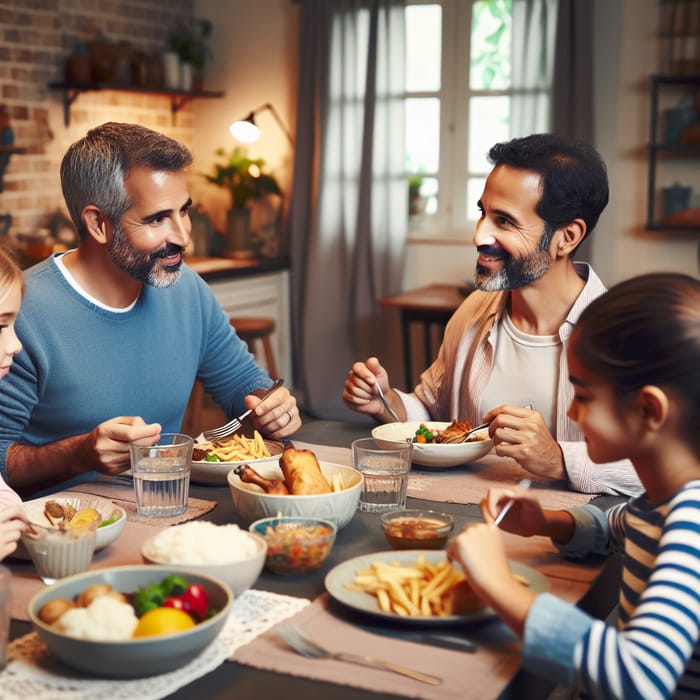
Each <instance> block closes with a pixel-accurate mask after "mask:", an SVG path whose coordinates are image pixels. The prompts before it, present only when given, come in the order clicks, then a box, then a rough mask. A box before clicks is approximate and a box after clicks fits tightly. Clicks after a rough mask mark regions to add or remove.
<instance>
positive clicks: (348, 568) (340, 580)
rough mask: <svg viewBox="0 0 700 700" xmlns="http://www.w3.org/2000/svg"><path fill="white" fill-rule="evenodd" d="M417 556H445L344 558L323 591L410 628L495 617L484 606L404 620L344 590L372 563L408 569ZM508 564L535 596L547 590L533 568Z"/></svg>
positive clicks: (428, 553) (410, 553)
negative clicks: (438, 615)
mask: <svg viewBox="0 0 700 700" xmlns="http://www.w3.org/2000/svg"><path fill="white" fill-rule="evenodd" d="M420 555H423V556H424V557H425V559H426V560H427V561H428V563H429V564H438V563H439V562H441V561H444V560H445V557H446V556H447V555H446V554H445V552H439V551H436V550H434V549H406V550H403V551H402V550H391V551H389V552H374V553H373V554H363V555H362V556H361V557H355V558H354V559H348V561H344V562H343V563H342V564H338V565H337V566H335V567H334V568H332V569H331V570H330V571H329V572H328V573H327V574H326V579H325V581H324V583H325V585H326V590H327V591H328V593H329V594H330V596H331V597H332V598H334V599H335V600H337V601H338V602H339V603H341V604H343V605H346V606H347V607H349V608H352V609H353V610H357V611H359V612H361V613H367V614H368V615H372V616H375V617H381V618H383V619H385V620H391V621H392V622H404V623H407V624H411V625H413V624H415V625H443V624H455V623H465V622H478V621H480V620H485V619H487V618H492V617H495V616H496V613H495V612H494V611H493V610H492V609H491V608H489V607H484V608H481V610H475V611H474V612H471V613H465V614H463V615H446V616H444V617H437V616H433V617H405V616H403V615H397V614H396V613H393V612H384V611H382V610H380V609H379V605H378V603H377V599H376V598H375V596H373V595H370V594H369V593H361V592H359V591H352V590H349V589H348V588H345V584H346V583H353V581H354V580H355V574H356V572H357V571H358V570H360V569H369V568H370V566H371V564H372V563H373V562H382V563H384V564H391V563H392V562H398V563H399V564H401V565H407V566H412V565H413V564H415V563H416V560H417V559H418V557H419V556H420ZM508 563H509V564H510V569H511V571H512V572H513V574H516V575H517V576H522V577H523V578H524V579H526V580H527V581H528V584H529V587H530V590H532V591H534V592H535V593H544V592H545V591H548V590H549V583H548V582H547V579H546V578H545V576H543V575H542V574H541V573H540V572H539V571H535V569H532V568H531V567H529V566H525V564H521V563H519V562H517V561H510V562H508Z"/></svg>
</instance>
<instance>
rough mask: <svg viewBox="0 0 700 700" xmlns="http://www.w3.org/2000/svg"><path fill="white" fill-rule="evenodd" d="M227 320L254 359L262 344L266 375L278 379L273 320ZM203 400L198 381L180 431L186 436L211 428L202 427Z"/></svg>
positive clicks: (202, 390)
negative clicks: (258, 344)
mask: <svg viewBox="0 0 700 700" xmlns="http://www.w3.org/2000/svg"><path fill="white" fill-rule="evenodd" d="M229 320H230V322H231V325H232V326H233V327H234V329H235V331H236V334H237V335H238V337H239V338H240V339H241V340H244V341H245V342H246V343H247V345H248V349H249V350H250V352H252V353H253V355H255V356H256V358H257V353H256V343H257V341H258V340H259V341H260V342H261V343H262V348H263V352H264V354H265V364H266V365H267V373H268V374H269V375H270V377H272V379H278V378H279V377H278V375H277V364H276V363H275V356H274V354H273V352H272V343H271V341H270V336H271V334H272V332H273V331H274V330H275V322H274V320H273V319H271V318H253V317H245V318H236V317H232V318H230V319H229ZM204 400H205V396H204V389H203V388H202V385H201V384H200V383H199V381H195V383H194V386H193V387H192V393H191V395H190V400H189V402H188V403H187V409H186V410H185V417H184V420H183V424H182V431H183V432H184V433H185V434H186V435H198V434H199V433H200V432H201V431H202V430H203V428H204V427H212V426H203V425H202V420H203V415H202V414H203V407H204Z"/></svg>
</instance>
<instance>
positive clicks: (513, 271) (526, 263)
mask: <svg viewBox="0 0 700 700" xmlns="http://www.w3.org/2000/svg"><path fill="white" fill-rule="evenodd" d="M551 240H552V234H551V232H550V231H548V230H547V228H545V230H544V232H543V233H542V236H541V237H540V240H539V243H538V244H537V250H535V251H534V252H533V253H530V254H529V255H526V256H525V257H523V258H515V257H513V256H512V255H510V254H509V253H506V252H505V251H504V250H503V248H501V247H500V246H490V245H483V246H478V247H477V251H478V252H479V253H484V254H486V255H488V254H493V255H494V256H498V257H502V259H503V267H502V268H501V269H500V270H497V271H495V272H494V271H492V270H489V269H487V268H485V267H482V266H481V265H479V264H478V263H477V265H476V272H475V273H474V285H475V286H476V288H477V289H480V290H481V291H482V292H500V291H503V290H507V289H519V288H520V287H526V286H527V285H528V284H531V283H532V282H534V281H535V280H538V279H539V278H540V277H542V275H544V273H545V272H547V271H548V270H549V269H550V268H551V267H552V265H553V264H554V258H552V256H551V255H550V253H549V244H550V242H551Z"/></svg>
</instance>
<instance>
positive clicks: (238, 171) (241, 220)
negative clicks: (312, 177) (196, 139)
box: [203, 146, 282, 251]
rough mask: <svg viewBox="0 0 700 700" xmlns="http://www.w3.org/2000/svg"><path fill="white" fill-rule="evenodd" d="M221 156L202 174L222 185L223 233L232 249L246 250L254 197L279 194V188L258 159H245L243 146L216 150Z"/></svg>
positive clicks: (246, 155)
mask: <svg viewBox="0 0 700 700" xmlns="http://www.w3.org/2000/svg"><path fill="white" fill-rule="evenodd" d="M215 153H216V155H217V156H218V157H219V158H220V159H222V160H220V161H219V162H215V163H214V171H213V173H211V174H207V173H203V175H204V177H205V179H206V180H207V182H210V183H211V184H213V185H217V186H219V187H223V188H224V189H226V190H227V191H228V193H229V194H230V197H231V208H230V209H229V211H228V214H227V231H226V233H227V236H228V239H229V247H230V248H231V249H232V250H237V251H240V250H250V249H251V248H252V239H251V231H250V207H251V206H252V204H253V202H255V200H261V199H263V198H265V197H268V196H270V195H277V196H279V197H281V196H282V190H281V189H280V187H279V184H278V183H277V180H276V178H275V177H274V175H271V174H270V173H268V172H266V171H265V161H264V160H263V159H262V158H256V159H253V158H249V157H248V152H247V150H246V149H245V148H242V147H240V146H237V147H236V148H234V149H233V150H231V151H226V150H225V149H223V148H218V149H217V150H216V152H215Z"/></svg>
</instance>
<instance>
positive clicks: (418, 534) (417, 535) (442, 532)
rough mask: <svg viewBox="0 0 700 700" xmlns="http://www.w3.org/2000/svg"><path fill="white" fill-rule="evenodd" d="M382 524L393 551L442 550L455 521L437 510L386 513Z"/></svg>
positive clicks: (382, 518)
mask: <svg viewBox="0 0 700 700" xmlns="http://www.w3.org/2000/svg"><path fill="white" fill-rule="evenodd" d="M381 524H382V530H383V532H384V537H386V541H387V542H388V543H389V545H390V546H391V548H392V549H442V548H443V547H444V546H445V545H446V544H447V538H448V537H449V536H450V533H451V532H452V528H453V527H454V520H453V518H452V516H451V515H449V514H447V513H440V512H438V511H436V510H398V511H392V512H390V513H384V514H383V515H382V517H381Z"/></svg>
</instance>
